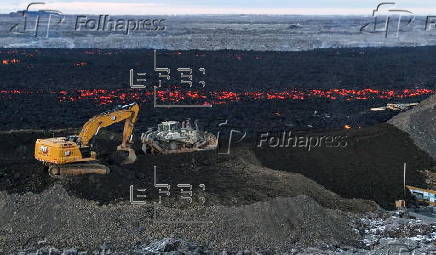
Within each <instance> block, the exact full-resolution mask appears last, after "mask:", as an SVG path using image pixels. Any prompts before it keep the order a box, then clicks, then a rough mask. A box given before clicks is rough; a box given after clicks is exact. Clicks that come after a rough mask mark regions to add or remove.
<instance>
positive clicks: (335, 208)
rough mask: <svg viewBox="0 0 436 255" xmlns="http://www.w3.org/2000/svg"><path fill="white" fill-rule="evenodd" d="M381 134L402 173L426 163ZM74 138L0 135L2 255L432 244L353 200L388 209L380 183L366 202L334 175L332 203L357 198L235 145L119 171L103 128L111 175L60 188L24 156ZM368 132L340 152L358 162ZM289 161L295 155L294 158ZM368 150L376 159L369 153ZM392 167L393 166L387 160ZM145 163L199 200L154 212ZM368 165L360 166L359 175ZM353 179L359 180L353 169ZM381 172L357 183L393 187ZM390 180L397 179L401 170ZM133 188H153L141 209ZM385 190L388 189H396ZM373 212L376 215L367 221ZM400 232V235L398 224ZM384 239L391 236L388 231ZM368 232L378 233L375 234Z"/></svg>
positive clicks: (103, 156)
mask: <svg viewBox="0 0 436 255" xmlns="http://www.w3.org/2000/svg"><path fill="white" fill-rule="evenodd" d="M383 129H386V130H390V131H389V132H387V133H385V134H386V135H387V134H388V133H390V134H391V137H390V138H387V139H390V140H391V144H389V145H388V146H392V147H398V148H401V147H404V148H403V150H400V151H395V152H392V153H393V154H391V155H398V156H400V157H403V158H404V157H405V155H404V154H402V153H404V152H407V153H411V155H410V156H407V157H411V159H415V160H418V161H416V163H415V165H414V164H411V165H412V166H413V165H414V166H415V168H416V169H421V168H423V166H422V167H420V165H419V164H422V163H419V162H420V161H419V158H420V157H424V158H422V159H425V156H424V155H420V154H421V152H420V151H419V150H417V149H414V148H415V147H414V145H413V143H412V142H410V141H408V142H406V143H404V141H405V140H407V139H408V138H407V136H403V135H402V133H401V132H393V130H391V129H393V128H388V126H386V127H378V128H376V129H375V130H377V131H378V132H376V133H380V132H383V131H382V130H383ZM74 131H75V130H58V131H56V130H54V131H51V132H47V131H38V130H27V131H26V130H23V131H7V132H2V133H1V134H0V135H1V139H2V141H4V142H3V143H2V144H1V146H0V149H1V151H2V153H1V154H0V155H1V156H0V157H1V162H2V163H0V169H1V177H0V182H1V189H2V191H1V192H0V201H1V204H0V206H1V208H0V209H1V210H0V212H1V217H0V219H1V220H0V226H1V227H0V236H1V239H0V249H1V252H2V253H5V254H16V253H18V252H26V251H27V252H28V253H29V254H31V253H32V252H35V251H37V250H38V249H40V251H45V252H46V253H48V252H49V249H50V248H57V250H54V249H52V252H53V251H55V252H59V253H61V252H64V254H80V253H79V252H82V253H81V254H84V252H89V253H91V252H92V251H100V252H101V250H102V249H106V250H108V249H110V250H111V251H112V252H114V254H117V253H115V252H118V254H122V253H123V252H124V253H128V254H155V253H159V252H161V251H174V250H177V249H181V251H180V252H183V250H184V251H185V252H186V253H189V252H192V254H201V252H203V253H212V252H218V253H220V252H227V254H234V253H238V252H244V251H245V252H246V253H247V254H248V253H249V252H253V253H254V252H258V253H261V254H271V253H281V252H289V253H292V254H317V253H319V254H325V253H331V254H335V253H340V252H347V251H348V252H353V253H358V252H361V253H362V254H365V253H366V252H368V251H369V250H371V249H372V250H373V251H375V250H376V249H379V248H380V249H389V247H391V246H392V245H391V244H389V243H387V241H389V240H390V239H389V238H391V237H395V236H398V237H406V238H412V239H411V240H412V241H413V240H414V239H413V238H415V237H416V238H421V237H417V236H418V235H420V236H423V237H422V238H421V239H422V240H421V239H419V240H415V243H412V244H410V246H411V247H412V248H413V247H415V246H416V249H418V248H417V247H418V246H419V244H421V241H422V245H423V246H419V247H421V248H420V249H427V250H428V249H430V248H432V247H433V245H434V243H433V242H434V236H433V234H434V226H433V225H428V223H426V224H423V225H422V226H421V225H419V224H420V223H419V222H417V223H416V224H418V223H419V224H418V225H419V229H422V231H421V230H419V231H418V230H417V232H416V231H412V232H410V228H408V227H407V226H409V225H410V224H411V223H409V222H408V221H407V220H399V221H400V222H397V220H389V219H388V218H389V217H390V216H383V213H382V212H383V210H382V209H381V208H380V207H379V206H378V205H377V204H375V203H374V202H371V201H368V200H361V199H357V198H359V197H361V198H367V199H372V200H376V201H377V200H378V201H379V202H381V203H382V204H383V201H385V202H386V205H387V206H389V203H391V202H388V201H392V202H393V200H394V199H395V198H397V197H396V196H397V195H395V194H398V195H399V193H396V192H392V191H390V190H389V187H390V186H389V185H385V186H384V187H383V186H377V185H376V186H374V185H373V186H371V188H372V189H373V190H374V192H373V193H368V192H367V191H365V190H362V193H360V195H359V193H349V192H348V193H347V192H345V190H346V187H347V186H348V187H349V188H348V190H350V191H353V188H356V189H354V190H355V191H357V190H358V189H359V188H362V187H364V185H365V182H362V181H363V180H364V179H363V178H356V177H355V176H353V175H349V177H347V176H343V177H342V178H350V179H348V180H344V181H343V182H344V185H342V186H340V182H335V183H336V185H339V186H336V190H339V191H341V192H342V193H340V194H341V196H344V197H349V198H354V199H347V198H342V197H341V196H339V195H337V194H335V193H333V192H331V191H328V190H327V189H325V188H324V187H323V186H321V185H319V184H318V183H316V182H314V181H312V180H310V179H308V178H307V177H305V176H303V175H301V174H298V173H294V172H297V171H290V169H289V168H287V169H286V168H284V167H283V169H284V170H286V171H280V169H279V168H275V169H274V170H273V169H271V168H268V167H265V166H264V163H263V162H265V163H267V164H269V165H270V163H268V161H265V157H264V156H265V155H266V154H265V155H263V156H262V155H261V154H259V152H256V153H255V151H253V148H252V147H251V146H250V145H249V144H246V145H239V146H236V147H235V148H234V150H233V152H232V153H230V154H229V155H220V154H216V152H199V153H187V154H179V155H160V156H159V155H155V156H151V155H139V160H138V161H137V162H135V163H134V164H133V165H126V166H120V165H117V164H116V162H114V161H112V156H111V155H112V154H111V151H112V150H111V148H115V146H116V144H118V142H119V139H120V137H119V135H118V134H115V133H112V132H110V131H103V132H102V133H100V134H99V135H98V136H97V138H98V139H97V140H96V147H95V149H96V150H97V151H98V153H99V156H100V160H101V161H102V162H104V163H105V164H107V165H109V166H110V167H111V170H112V172H111V174H110V175H107V176H81V177H70V178H61V179H56V178H51V177H49V176H48V175H47V173H46V172H44V169H43V167H42V165H41V164H40V163H38V162H36V161H35V160H34V159H33V147H32V146H33V143H34V140H35V139H36V137H50V136H52V135H55V136H59V135H63V134H67V133H71V132H74ZM371 133H372V131H371V130H366V129H362V130H355V131H353V132H352V133H349V134H348V135H349V136H350V141H351V144H352V146H350V147H349V149H350V150H351V151H353V152H354V153H355V154H357V155H360V154H362V152H359V151H360V148H362V149H363V148H365V149H366V150H368V149H369V147H368V146H369V145H371V144H373V143H374V142H375V141H376V140H379V139H380V136H377V135H373V134H371ZM312 135H313V134H312ZM386 137H389V136H386ZM362 139H363V141H362ZM394 140H395V141H397V142H399V143H401V144H402V145H401V146H400V145H395V143H392V142H393V141H394ZM370 141H372V142H370ZM381 144H384V143H383V140H380V143H375V144H374V145H373V146H375V147H377V146H381ZM375 147H374V148H375ZM345 151H346V150H345ZM370 151H371V150H370ZM295 152H296V153H297V155H298V154H299V153H302V152H297V151H295ZM265 153H269V152H267V151H266V152H265ZM275 153H277V152H275ZM279 153H280V152H279ZM342 153H344V152H342ZM374 153H375V154H374V155H377V152H376V151H374ZM398 153H399V154H398ZM278 155H279V154H278ZM301 155H305V154H301ZM308 155H309V154H307V155H306V156H305V157H308ZM319 155H322V154H318V153H314V154H313V155H312V156H311V157H313V156H315V157H318V159H317V160H314V159H307V161H306V164H309V162H312V165H313V163H314V162H315V161H319V163H322V161H320V160H322V159H321V158H320V156H319ZM333 155H334V154H333ZM338 155H339V154H338ZM350 155H351V154H346V153H345V155H344V157H343V158H342V159H341V160H343V161H344V160H345V159H346V158H347V157H351V156H350ZM401 155H402V156H401ZM412 155H413V156H412ZM381 156H382V157H380V158H377V157H372V159H373V160H372V161H373V162H376V163H377V162H378V163H380V161H384V160H385V159H386V154H384V155H381ZM300 157H301V156H300ZM311 157H309V158H311ZM302 159H304V157H303V158H302ZM422 159H421V160H422ZM330 160H331V161H330V162H331V163H332V166H333V167H334V166H335V163H334V162H336V161H339V159H337V158H335V157H330ZM349 160H356V158H350V159H349ZM391 160H394V161H395V160H397V159H396V158H395V157H392V158H391ZM425 160H427V159H425ZM388 163H389V162H388ZM388 163H386V164H388ZM342 164H345V165H348V164H349V163H347V162H342ZM153 165H157V167H158V171H157V175H158V180H159V182H160V183H167V184H170V185H171V186H172V187H176V185H177V184H178V183H190V184H192V185H194V186H196V185H199V184H205V187H206V189H205V190H204V191H200V192H199V191H198V190H195V189H194V191H195V194H194V196H193V198H194V202H193V203H192V204H186V203H184V202H183V201H180V199H179V198H178V196H177V189H176V190H174V191H173V192H174V193H172V195H171V196H170V197H167V198H164V200H163V202H162V204H161V205H155V204H153V202H157V201H158V196H157V194H158V193H157V190H156V189H155V188H154V187H153V182H154V177H153ZM298 165H299V164H298V162H296V164H294V166H293V168H294V169H297V168H295V166H298ZM309 165H310V164H309ZM313 166H315V165H313ZM369 166H370V165H366V166H365V165H364V166H363V167H364V168H363V169H365V168H367V167H369ZM374 166H376V165H374ZM353 169H358V168H356V167H354V168H353ZM412 169H414V168H412ZM412 169H411V171H410V176H411V177H413V176H414V175H415V174H416V176H417V177H415V178H417V179H413V178H410V179H411V180H415V181H416V182H417V183H418V184H419V182H424V181H425V180H423V179H420V177H419V175H418V172H415V171H413V170H412ZM301 171H307V168H304V167H301V170H300V172H301ZM355 171H356V173H358V170H355ZM390 171H391V170H389V168H385V169H384V171H380V172H374V173H373V177H372V175H369V173H370V172H367V173H366V175H367V176H366V179H368V180H372V178H374V180H375V179H376V178H378V179H380V178H391V179H392V180H395V178H392V177H393V176H394V175H393V173H394V172H397V169H395V167H393V168H392V171H393V172H390ZM416 171H417V170H416ZM398 172H401V168H400V169H399V170H398ZM339 173H340V172H336V173H335V174H339ZM304 175H306V176H311V174H310V172H305V173H304ZM341 175H344V173H342V174H341ZM383 176H385V177H383ZM319 177H320V178H319V180H322V179H326V180H328V179H329V178H325V177H322V174H321V175H319ZM399 179H401V178H399ZM347 183H353V185H352V186H350V185H347ZM130 185H134V186H135V188H136V187H138V188H148V189H150V193H147V195H149V196H148V198H147V202H148V204H147V205H132V204H131V203H130V201H129V197H130V194H129V186H130ZM330 185H331V184H330ZM359 185H360V186H359ZM392 185H393V186H396V184H395V182H392ZM332 187H335V186H332ZM197 192H199V193H197ZM380 193H386V195H387V196H386V195H385V196H383V197H377V195H376V194H380ZM363 194H368V195H369V196H365V195H363ZM199 196H202V197H205V198H206V201H205V203H201V202H200V201H199V200H198V199H197V198H199ZM389 196H392V197H389ZM383 199H386V200H383ZM371 212H373V213H375V214H368V213H371ZM380 213H382V214H380ZM371 215H372V216H371ZM368 217H370V219H371V220H369V219H367V218H368ZM374 222H375V223H374ZM380 222H381V223H380ZM395 222H397V223H395ZM380 224H382V225H383V224H386V225H389V224H394V225H393V227H391V228H390V229H391V230H389V232H388V231H387V230H386V232H377V231H375V232H374V230H371V229H373V228H376V227H378V226H379V225H380ZM395 224H397V225H395ZM398 224H399V225H398ZM414 224H415V223H414ZM416 224H415V225H416ZM400 225H401V226H403V227H398V226H400ZM410 226H411V225H410ZM417 228H418V227H417ZM392 231H394V232H395V231H397V232H398V231H399V232H398V233H397V234H395V233H396V232H395V233H394V232H392ZM373 234H374V235H378V236H372V235H373ZM164 238H175V239H164ZM386 238H387V239H386ZM159 240H160V241H159ZM384 240H385V241H384ZM153 242H157V243H153ZM168 242H169V243H170V244H168ZM191 242H192V244H191ZM414 245H415V246H414ZM102 247H103V248H102ZM153 247H154V248H153ZM159 247H160V248H159ZM165 247H167V248H165ZM168 247H169V248H168ZM412 248H411V249H412ZM159 249H163V250H159ZM368 249H369V250H368ZM413 249H415V248H413ZM188 251H189V252H188ZM54 254H55V253H54ZM375 254H377V253H376V252H375Z"/></svg>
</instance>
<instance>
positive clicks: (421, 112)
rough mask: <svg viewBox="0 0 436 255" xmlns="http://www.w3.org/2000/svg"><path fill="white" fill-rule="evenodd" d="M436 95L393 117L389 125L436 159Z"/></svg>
mask: <svg viewBox="0 0 436 255" xmlns="http://www.w3.org/2000/svg"><path fill="white" fill-rule="evenodd" d="M435 116H436V95H434V96H431V97H429V98H427V99H426V100H424V101H422V102H421V103H420V104H419V105H417V106H415V107H414V108H412V109H410V110H408V111H406V112H402V113H400V114H398V115H397V116H395V117H393V118H392V119H390V120H389V121H388V123H390V124H392V125H394V126H396V127H397V128H399V129H401V130H403V131H404V132H406V133H408V134H409V135H410V137H411V138H412V139H413V141H414V142H415V144H416V145H417V146H418V147H419V148H421V149H422V150H424V151H425V152H427V153H428V154H429V155H430V156H431V157H432V158H433V159H436V142H435V141H436V125H435V123H434V119H435Z"/></svg>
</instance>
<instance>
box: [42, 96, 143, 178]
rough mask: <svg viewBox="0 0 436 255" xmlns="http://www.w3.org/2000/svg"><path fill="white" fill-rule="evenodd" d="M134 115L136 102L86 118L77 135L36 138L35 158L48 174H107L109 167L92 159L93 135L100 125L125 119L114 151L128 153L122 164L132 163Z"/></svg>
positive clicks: (137, 109)
mask: <svg viewBox="0 0 436 255" xmlns="http://www.w3.org/2000/svg"><path fill="white" fill-rule="evenodd" d="M138 114H139V105H138V104H136V103H132V104H128V105H123V106H117V107H116V108H115V109H113V110H110V111H107V112H104V113H101V114H99V115H96V116H94V117H93V118H91V119H89V120H88V121H87V122H86V123H85V124H84V125H83V127H82V130H81V131H80V133H79V135H71V136H67V137H54V138H47V139H37V140H36V143H35V158H36V159H37V160H39V161H41V162H43V163H44V164H45V165H46V166H48V171H49V173H50V175H52V176H69V175H82V174H108V173H109V172H110V170H109V168H108V167H106V166H105V165H102V164H99V163H98V161H97V160H96V153H95V152H94V151H92V140H93V137H94V136H95V135H96V134H97V133H98V131H99V130H100V128H102V127H107V126H110V125H112V124H115V123H118V122H121V121H123V120H125V124H124V130H123V138H122V139H123V140H122V143H121V145H119V146H118V147H117V150H118V151H127V152H128V156H127V159H126V160H125V161H124V162H123V164H128V163H133V162H134V161H135V160H136V155H135V151H134V150H133V149H132V148H131V140H132V132H133V127H134V125H135V123H136V121H137V119H138Z"/></svg>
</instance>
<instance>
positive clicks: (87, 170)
mask: <svg viewBox="0 0 436 255" xmlns="http://www.w3.org/2000/svg"><path fill="white" fill-rule="evenodd" d="M48 173H49V174H50V176H52V177H61V176H77V175H84V174H109V173H110V168H109V167H107V166H105V165H103V164H100V163H97V162H80V163H71V164H66V165H55V164H52V165H50V166H49V168H48Z"/></svg>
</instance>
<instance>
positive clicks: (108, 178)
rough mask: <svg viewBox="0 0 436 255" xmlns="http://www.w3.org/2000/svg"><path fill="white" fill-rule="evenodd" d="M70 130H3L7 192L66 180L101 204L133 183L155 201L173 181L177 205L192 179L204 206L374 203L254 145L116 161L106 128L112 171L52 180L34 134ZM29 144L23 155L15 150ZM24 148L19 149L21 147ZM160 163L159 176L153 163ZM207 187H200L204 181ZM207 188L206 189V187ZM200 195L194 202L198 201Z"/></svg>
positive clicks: (125, 196)
mask: <svg viewBox="0 0 436 255" xmlns="http://www.w3.org/2000/svg"><path fill="white" fill-rule="evenodd" d="M71 132H73V131H72V130H59V131H52V132H45V131H16V132H2V133H0V138H1V139H2V140H3V141H5V143H3V145H1V146H2V147H1V149H2V150H4V151H5V153H4V154H2V156H3V157H5V159H7V161H3V162H1V163H0V169H2V173H3V174H2V176H1V177H0V183H1V184H2V185H1V188H0V189H1V190H6V191H8V192H9V193H24V192H28V191H31V192H37V193H39V192H41V191H43V190H45V189H47V188H49V187H50V186H51V185H53V183H60V184H62V185H63V186H64V187H65V189H66V190H67V191H68V192H69V193H70V194H72V195H74V196H76V197H78V198H83V199H87V200H93V201H96V202H98V203H99V204H109V203H116V202H119V201H129V200H130V186H131V185H133V188H134V189H135V190H136V189H141V188H146V189H148V192H147V199H149V200H150V201H157V199H158V195H159V191H158V189H157V188H155V187H154V185H155V182H156V183H160V184H169V185H171V195H170V197H168V199H165V200H166V201H168V204H170V205H173V204H177V202H176V200H177V199H176V198H177V197H178V196H179V195H180V192H181V191H180V188H179V187H177V185H178V184H191V185H192V186H193V188H192V191H193V193H194V195H193V198H194V200H196V199H197V200H198V198H199V197H201V196H203V195H204V196H205V197H206V198H207V199H206V202H205V205H207V206H212V205H243V204H250V203H254V202H258V201H267V200H270V199H272V198H276V197H280V196H285V197H289V196H298V195H307V196H311V197H312V198H313V199H315V200H316V201H317V202H318V203H319V204H321V205H322V206H325V207H328V208H333V209H343V210H348V211H368V210H372V209H374V208H375V207H376V206H375V205H374V204H372V203H370V202H367V201H358V200H356V201H353V200H346V199H342V198H341V197H340V196H338V195H336V194H334V193H333V192H330V191H328V190H326V189H324V188H323V187H322V186H320V185H318V184H317V183H316V182H314V181H311V180H309V179H307V178H306V177H304V176H302V175H301V174H294V173H285V172H280V171H276V170H271V169H269V168H265V167H262V166H260V165H259V162H258V161H256V157H255V156H254V154H253V153H252V151H251V149H250V148H247V147H239V148H237V149H235V151H234V153H232V154H230V155H218V154H217V153H216V152H215V151H203V152H194V153H183V154H171V155H143V154H142V155H141V154H139V152H140V150H139V145H137V146H138V148H137V149H138V150H137V152H138V160H137V161H136V162H135V163H134V164H130V165H122V166H121V165H118V164H113V162H112V159H111V158H112V157H111V155H112V154H113V151H114V149H115V148H116V146H117V145H118V144H119V142H120V136H119V135H118V134H113V133H111V132H109V131H102V132H100V133H99V134H98V135H97V136H96V140H95V150H96V151H97V155H98V157H99V158H100V160H101V162H103V163H104V164H106V165H108V166H109V167H110V168H111V174H109V175H85V176H77V177H68V178H60V179H54V178H51V177H49V176H48V174H47V173H46V172H45V171H44V169H43V166H42V164H40V163H39V162H37V161H35V160H34V159H33V146H34V141H35V139H36V138H43V137H51V136H53V135H55V136H62V135H66V134H68V133H71ZM19 148H26V149H25V150H24V149H23V151H25V152H24V153H22V154H18V153H17V152H16V150H19ZM20 150H21V149H20ZM155 166H156V179H157V180H155V176H154V167H155ZM201 184H202V185H204V186H200V185H201ZM202 187H204V190H203V188H202ZM197 200H196V201H197Z"/></svg>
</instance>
